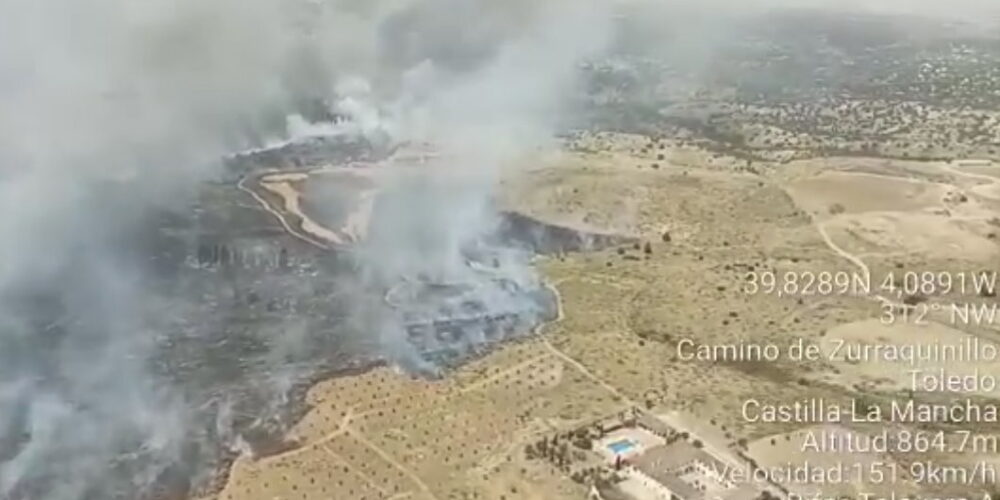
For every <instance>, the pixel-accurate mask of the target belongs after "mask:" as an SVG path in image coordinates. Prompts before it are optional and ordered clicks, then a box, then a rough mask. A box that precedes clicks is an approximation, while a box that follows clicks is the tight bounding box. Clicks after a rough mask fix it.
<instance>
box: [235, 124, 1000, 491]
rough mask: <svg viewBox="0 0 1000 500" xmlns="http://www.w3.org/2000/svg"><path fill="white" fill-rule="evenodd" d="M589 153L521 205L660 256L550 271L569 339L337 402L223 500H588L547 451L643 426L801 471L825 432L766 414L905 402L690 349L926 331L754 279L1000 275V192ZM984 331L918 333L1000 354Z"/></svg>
mask: <svg viewBox="0 0 1000 500" xmlns="http://www.w3.org/2000/svg"><path fill="white" fill-rule="evenodd" d="M570 146H571V147H570V148H568V149H567V151H564V152H558V153H552V154H549V155H544V156H543V157H542V158H541V159H540V160H539V161H537V162H534V163H533V165H534V166H533V167H532V169H530V170H523V171H518V172H516V173H512V174H511V176H510V177H509V178H508V179H506V181H505V186H506V189H507V199H506V203H508V204H509V205H511V206H515V207H517V208H518V209H519V210H523V211H525V212H527V213H529V214H531V215H534V216H537V217H540V218H543V219H547V220H549V221H552V222H558V223H563V224H571V225H576V226H582V227H587V228H597V229H602V230H606V231H608V230H609V231H615V232H619V233H626V234H630V235H635V236H638V237H639V238H640V239H641V241H642V243H640V244H636V245H629V246H626V247H621V248H614V249H610V250H606V251H602V252H592V253H582V254H569V255H562V256H556V257H551V258H546V259H542V260H541V261H540V263H539V265H540V268H541V269H542V270H543V272H544V273H545V275H546V276H547V277H548V279H549V280H550V282H551V283H552V284H553V286H554V287H556V288H557V289H558V290H559V292H560V295H561V301H562V307H563V311H562V312H563V314H562V316H561V319H560V320H559V321H556V322H554V323H552V324H549V325H547V326H546V327H544V333H543V335H541V336H539V337H535V338H532V339H529V340H527V341H523V342H520V343H516V344H510V345H506V346H503V347H501V348H499V349H498V350H497V351H495V352H494V353H492V354H490V355H488V356H486V357H485V358H483V359H481V360H478V361H476V362H474V363H472V364H470V365H467V366H465V367H463V368H461V369H459V370H457V371H456V372H454V373H452V374H450V376H449V377H447V378H446V379H445V380H441V381H433V382H432V381H422V380H414V379H411V378H409V377H407V376H406V375H404V374H401V373H396V372H393V371H391V370H388V369H382V370H378V371H373V372H369V373H366V374H364V375H360V376H356V377H349V378H339V379H335V380H330V381H327V382H324V383H322V384H320V385H318V386H316V387H315V388H313V390H312V391H311V393H310V396H309V402H310V404H311V405H312V407H313V409H312V411H311V412H309V414H308V415H307V416H306V417H305V419H304V420H302V421H301V422H300V423H299V424H298V425H297V426H296V427H295V429H294V430H293V432H292V433H291V435H290V436H289V438H290V439H292V440H294V441H295V442H296V443H298V447H297V448H295V449H293V450H292V451H288V452H285V453H283V454H281V455H276V456H271V457H265V458H260V459H252V458H250V457H244V458H242V459H240V460H239V461H238V462H237V463H236V465H235V467H234V468H233V471H232V475H231V480H230V482H229V484H228V485H227V486H226V488H225V489H224V490H223V491H222V492H221V494H220V495H219V498H220V499H223V500H238V499H239V500H243V499H258V498H259V499H272V498H282V499H287V500H292V499H300V498H301V499H303V500H305V499H310V498H350V499H359V498H369V499H371V498H426V499H460V498H463V499H464V498H488V499H515V498H526V499H535V498H537V499H556V498H581V497H582V496H583V495H584V494H585V491H586V490H585V488H584V487H583V486H581V485H578V484H576V483H574V482H572V481H570V480H569V479H568V477H567V474H566V473H567V472H568V471H567V470H562V471H560V470H559V469H558V466H557V465H554V464H551V463H548V462H543V461H532V460H528V459H527V458H526V457H525V456H524V452H523V449H524V448H525V445H526V444H529V443H532V442H534V441H535V440H537V437H538V436H539V435H544V434H551V433H552V432H560V431H564V430H567V429H572V428H573V426H574V425H576V424H578V423H580V422H584V421H587V420H588V419H591V418H595V417H596V416H599V415H603V414H607V413H608V412H613V411H616V410H618V409H622V408H624V407H626V406H627V405H629V404H635V405H639V406H643V407H645V408H649V409H651V410H653V411H656V412H659V413H670V412H681V413H682V414H686V415H693V416H695V419H696V420H698V421H700V422H702V423H704V422H709V423H708V424H704V425H706V426H707V429H705V430H701V431H700V432H702V433H703V434H707V433H714V434H717V435H718V436H719V439H720V440H721V441H723V445H725V446H730V447H732V448H733V449H738V450H741V451H744V452H746V453H748V454H749V455H751V456H753V457H754V458H755V459H756V460H761V461H764V462H767V461H768V460H774V459H775V457H777V456H788V455H795V453H794V452H793V450H792V448H789V446H790V445H788V444H785V443H788V442H791V441H793V439H792V437H794V436H795V435H796V434H795V433H797V432H798V433H801V432H803V429H801V428H798V427H797V426H795V425H789V424H786V425H763V424H751V423H748V422H746V421H744V420H743V419H742V418H741V416H740V406H741V405H742V403H743V401H744V400H745V399H747V398H751V397H758V398H764V397H766V398H768V399H770V400H774V401H794V400H796V399H802V398H806V397H825V398H826V399H827V400H828V401H847V400H848V399H849V398H854V397H874V398H876V400H877V398H880V397H888V396H891V395H892V394H893V392H894V391H898V390H899V388H898V387H896V386H895V385H894V384H893V383H891V380H889V379H887V380H883V382H884V383H882V384H881V385H879V384H874V385H873V381H877V380H879V379H884V378H885V376H886V375H887V374H886V373H879V370H880V369H883V370H884V369H885V367H877V366H834V365H832V364H829V363H822V362H813V363H810V364H806V363H803V362H792V361H788V360H782V361H779V362H776V363H755V362H747V363H739V362H725V363H707V362H696V361H682V360H679V359H677V355H676V351H677V349H676V345H677V342H678V341H679V340H681V339H684V338H690V339H693V340H695V341H696V342H699V343H707V344H711V343H731V342H733V341H734V340H737V339H740V340H748V341H753V342H758V343H760V342H774V343H777V344H788V343H789V342H792V341H794V340H795V339H800V338H804V339H807V340H812V341H821V340H822V339H823V338H824V336H827V335H835V334H843V335H847V336H850V337H852V338H855V337H856V338H857V339H858V340H861V341H870V342H875V341H879V342H884V341H887V340H889V338H890V337H896V336H900V335H903V336H905V335H907V331H910V332H912V331H913V329H914V328H919V327H917V326H913V325H897V326H893V327H882V328H865V325H866V324H869V323H865V322H866V321H869V322H870V321H871V318H873V317H876V315H877V314H878V310H879V307H878V303H877V302H876V301H873V300H871V298H870V297H851V296H822V297H818V296H814V297H801V298H798V297H777V296H774V295H767V294H756V295H747V294H745V293H744V292H743V290H742V285H743V281H744V279H745V276H746V274H747V273H748V272H754V271H761V270H773V271H775V272H777V273H783V272H786V271H797V272H813V273H818V272H821V271H831V272H835V271H844V272H851V273H857V272H860V270H859V269H858V266H857V263H856V262H855V261H854V260H852V259H851V258H848V256H850V257H853V258H854V259H855V260H859V261H861V262H863V263H865V264H866V265H867V266H869V267H870V269H871V272H872V274H873V275H874V276H878V275H879V274H880V273H884V272H887V271H888V270H893V269H894V270H900V269H903V270H907V269H910V270H920V271H922V270H927V269H951V270H959V269H966V268H983V267H984V266H988V265H989V264H990V263H995V262H996V259H997V258H998V256H1000V252H998V246H997V240H996V238H995V236H991V234H992V235H995V233H996V231H997V230H998V228H997V227H996V223H991V222H990V220H991V218H993V217H994V215H993V214H996V213H998V212H1000V202H998V201H997V199H996V197H995V196H993V195H994V194H995V193H996V188H997V186H996V184H997V182H998V181H997V180H996V179H997V177H991V176H995V175H996V174H995V172H992V171H991V172H985V171H982V170H979V171H971V170H970V171H965V170H962V169H961V168H960V167H956V166H954V165H949V164H945V163H918V162H903V161H886V160H871V159H863V158H859V159H836V158H833V159H811V160H801V161H793V162H791V163H788V164H785V165H782V166H781V168H780V169H779V168H777V167H776V166H774V165H771V164H767V163H763V162H762V163H760V164H754V165H750V164H748V162H746V161H744V160H737V159H734V158H728V157H724V156H719V155H712V154H710V153H707V152H704V151H701V150H698V149H694V148H691V147H685V146H682V145H680V144H678V143H675V142H671V141H666V140H657V139H650V138H648V137H642V136H626V135H613V134H598V135H591V134H584V135H581V136H579V137H576V138H574V139H572V140H571V144H570ZM991 179H992V180H991ZM827 237H828V238H829V239H827ZM949 245H950V246H949ZM873 279H874V278H873ZM962 330H963V329H962V328H960V327H958V326H954V325H952V326H951V327H949V328H945V327H940V326H939V327H936V329H933V328H932V329H928V330H921V331H920V332H918V333H919V334H920V335H921V336H922V337H921V338H923V337H933V338H938V337H940V336H948V337H949V338H952V337H955V336H958V337H961V336H964V335H970V334H975V335H979V336H981V338H983V339H984V340H986V341H995V340H996V334H997V332H996V331H995V330H990V329H965V330H966V331H962ZM838 332H839V333H838ZM844 332H847V333H844ZM890 369H891V368H890ZM890 378H891V377H890ZM851 431H852V432H855V431H856V432H864V429H860V430H858V429H852V430H851ZM778 443H783V444H781V446H782V447H778ZM786 448H787V449H786ZM793 448H794V447H793ZM782 450H784V451H782ZM894 458H899V457H894Z"/></svg>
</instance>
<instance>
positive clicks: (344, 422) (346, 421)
mask: <svg viewBox="0 0 1000 500" xmlns="http://www.w3.org/2000/svg"><path fill="white" fill-rule="evenodd" d="M352 418H354V407H353V406H352V407H351V408H348V409H347V414H346V415H344V418H342V419H341V420H340V425H338V426H337V428H336V429H335V430H333V431H332V432H330V433H328V434H326V435H325V436H323V437H321V438H319V439H317V440H316V441H312V442H310V443H305V444H303V445H302V446H299V447H298V448H295V449H294V450H289V451H286V452H284V453H279V454H277V455H271V456H269V457H265V458H263V459H262V460H261V461H260V463H262V464H266V463H270V462H275V461H278V460H282V459H285V458H290V457H294V456H296V455H300V454H302V453H305V452H307V451H309V450H312V449H314V448H316V447H321V446H325V445H326V444H327V443H329V442H330V441H333V440H334V439H336V438H337V437H339V436H342V435H344V434H345V433H346V432H347V428H348V425H350V423H351V419H352Z"/></svg>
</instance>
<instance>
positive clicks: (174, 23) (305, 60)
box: [0, 0, 606, 500]
mask: <svg viewBox="0 0 1000 500" xmlns="http://www.w3.org/2000/svg"><path fill="white" fill-rule="evenodd" d="M594 7H595V6H589V7H588V6H586V5H584V4H583V3H580V2H551V3H550V4H546V5H537V4H536V3H534V2H527V1H522V2H503V3H500V2H479V1H457V0H446V1H412V2H358V1H354V2H339V3H321V2H287V1H277V0H273V1H272V0H252V1H249V2H248V1H244V0H241V1H235V0H211V1H204V0H198V1H194V0H184V1H179V2H178V1H173V0H153V1H148V2H139V3H136V2H126V1H121V0H72V1H70V0H64V1H56V0H49V1H45V2H35V1H28V0H4V1H3V2H2V5H0V8H2V11H3V13H4V14H3V16H0V109H3V113H0V209H2V214H0V234H2V244H0V318H2V322H0V498H45V499H55V500H71V499H83V498H114V497H119V496H120V497H125V498H128V497H132V495H134V493H135V492H134V491H121V490H111V489H110V488H111V486H109V485H116V486H115V487H118V486H117V485H120V483H118V482H115V481H112V480H111V479H110V478H111V477H112V476H116V477H127V478H129V479H130V482H131V483H133V486H134V487H136V488H137V489H138V490H140V491H141V490H142V489H143V488H145V487H146V486H148V485H150V484H151V483H152V482H154V481H156V480H158V479H159V478H161V477H162V474H163V473H164V471H168V470H170V469H171V468H172V467H177V464H183V463H184V461H185V459H186V458H187V456H186V453H187V450H185V449H184V447H183V446H182V443H183V442H184V436H185V434H186V433H189V432H193V430H194V429H192V427H191V426H190V425H189V423H190V420H191V418H192V414H193V412H194V411H195V410H196V409H195V408H191V407H190V404H189V402H188V401H186V400H185V396H184V394H183V391H180V390H178V389H177V388H174V387H171V386H169V385H168V384H163V383H162V380H161V379H159V378H157V376H155V375H154V374H153V373H152V372H151V369H150V356H151V355H152V353H153V351H154V349H155V344H156V343H157V342H163V340H164V339H163V338H162V337H163V335H164V334H165V332H163V331H159V330H158V329H157V326H158V325H162V324H164V323H167V322H169V321H170V320H171V319H172V318H166V317H164V316H165V315H166V314H169V313H166V312H164V311H169V310H171V309H169V308H167V307H163V309H160V308H159V306H160V305H161V298H160V297H157V296H156V295H155V294H154V293H153V292H152V291H150V290H149V287H148V284H149V282H150V279H151V278H150V276H149V275H148V273H149V271H148V269H147V267H146V266H145V265H144V264H145V263H144V260H143V259H144V257H145V256H144V255H143V254H142V252H141V251H140V250H137V249H136V248H135V246H136V242H135V241H134V240H133V238H134V237H135V236H136V234H141V233H142V228H141V227H140V226H141V225H142V224H146V223H148V218H147V217H146V215H148V214H149V213H150V212H151V210H153V209H155V208H158V207H176V206H182V205H183V202H184V200H185V199H187V198H188V197H190V196H191V194H192V193H193V191H194V189H196V186H197V185H198V184H199V183H200V182H202V181H203V180H206V179H210V178H212V177H213V176H214V175H215V174H216V172H217V171H218V169H217V167H216V165H217V160H218V159H219V158H221V157H223V155H225V154H226V153H228V152H231V151H234V150H239V149H244V148H249V147H254V146H260V145H262V143H263V142H264V140H265V139H267V138H274V137H281V136H286V137H287V135H289V134H296V135H309V134H324V133H330V132H338V133H339V132H342V130H339V129H338V130H333V129H330V128H324V127H332V126H331V125H315V124H310V123H308V121H307V120H304V119H302V118H297V119H296V118H293V119H291V120H287V121H286V118H285V117H286V115H290V114H296V115H301V116H308V115H309V113H310V112H315V109H314V108H315V106H316V103H317V102H319V103H326V104H327V105H329V106H330V107H331V109H330V111H332V112H336V113H341V114H345V115H348V116H350V117H351V118H352V123H351V125H350V126H351V127H352V128H353V130H354V131H355V132H359V133H362V134H372V133H375V132H379V133H388V134H389V135H390V136H392V140H393V141H396V142H402V141H427V142H433V143H435V144H439V145H440V146H441V148H442V150H443V151H444V152H445V154H446V155H447V156H448V157H449V158H450V160H449V161H448V162H446V163H443V164H442V165H440V168H442V169H445V170H446V172H445V174H446V175H445V176H444V177H442V178H441V179H449V180H447V181H438V180H434V181H430V183H431V184H432V185H429V184H427V183H426V182H423V181H420V180H415V179H400V180H399V182H398V183H396V185H395V187H394V188H393V189H396V190H397V191H398V195H399V196H398V198H397V201H398V203H397V204H396V205H395V206H397V207H398V213H395V210H397V209H392V208H390V209H389V212H388V213H387V214H386V216H385V217H384V218H383V220H385V221H388V222H387V223H386V224H387V225H386V226H385V227H383V228H382V229H381V230H380V232H378V233H377V234H378V235H381V238H375V239H374V240H373V243H372V244H371V245H369V246H368V247H366V248H365V249H364V252H362V259H363V260H364V261H365V262H366V263H367V265H368V266H370V267H371V268H373V269H374V268H377V267H378V266H379V265H380V264H381V263H383V262H388V263H393V264H392V265H393V266H395V267H393V268H392V269H393V270H392V272H391V274H392V275H393V277H391V278H386V279H387V280H391V279H394V278H395V277H398V276H412V275H415V274H420V273H427V272H429V273H431V274H435V273H437V274H442V276H440V277H445V276H443V275H447V274H449V273H451V274H454V273H455V272H456V270H458V269H460V268H461V267H462V266H461V263H462V262H463V261H462V259H463V257H462V256H461V248H462V247H464V246H466V245H467V243H468V242H469V241H472V240H475V239H476V238H478V237H479V236H480V233H482V232H484V227H485V226H484V225H485V221H487V220H488V218H489V217H491V214H490V208H489V206H488V205H489V204H488V201H489V197H490V191H491V189H492V182H491V180H492V178H493V177H494V176H495V174H496V171H497V170H496V169H498V168H499V167H500V166H501V165H502V164H503V163H505V162H507V161H510V160H511V159H513V158H515V157H516V156H517V155H519V154H521V153H523V152H525V151H526V150H527V149H526V148H529V147H530V146H531V145H534V144H537V143H538V142H539V141H540V140H542V139H545V138H546V137H547V136H548V133H549V132H550V130H551V124H552V119H553V117H554V115H555V114H556V113H557V112H558V106H557V105H556V104H557V103H558V101H559V99H558V98H559V97H560V95H561V94H563V93H564V92H565V90H566V89H567V88H568V87H569V86H570V85H571V83H572V75H573V70H574V68H575V64H576V62H577V61H578V60H579V59H580V58H582V57H585V56H587V55H588V54H590V53H592V52H593V51H595V50H597V49H599V48H600V45H601V43H602V37H603V36H604V35H603V34H602V33H601V31H602V28H601V26H604V25H605V24H606V22H605V19H606V16H605V13H604V12H603V11H602V9H599V8H594ZM459 12H460V13H461V15H456V13H459ZM286 125H288V127H286ZM452 174H454V175H452ZM414 182H416V183H418V184H419V183H421V182H423V185H420V186H414V185H413V183H414ZM446 191H447V192H449V193H451V194H453V195H454V196H442V194H443V193H444V192H446ZM442 200H447V201H442ZM389 206H390V207H391V206H393V205H392V204H389ZM406 214H409V216H404V215H406ZM413 214H417V215H416V216H413ZM416 227H422V228H431V230H430V232H429V233H427V234H422V235H420V237H419V241H420V242H426V243H428V244H429V246H428V247H426V252H412V251H411V250H412V248H413V245H412V243H414V242H416V240H410V241H408V240H407V238H408V237H409V235H413V234H414V233H413V230H414V228H416ZM418 263H419V265H418ZM390 267H391V266H390ZM449 269H450V270H449ZM449 277H450V278H455V277H456V276H449ZM174 310H176V309H174ZM49 318H51V321H49V320H48V319H49ZM286 327H287V328H285V330H287V332H284V333H288V332H291V333H289V334H288V335H286V336H285V337H284V339H285V340H284V341H283V342H284V343H283V344H281V346H280V351H281V352H275V353H274V355H273V359H274V360H275V361H274V363H275V365H276V366H275V370H274V373H276V374H282V373H283V372H282V367H281V366H280V362H281V360H283V359H286V357H287V356H288V355H289V353H294V352H295V351H296V346H295V345H289V343H290V342H291V343H294V341H295V339H296V338H299V337H301V336H302V335H301V334H295V333H294V332H295V330H296V329H298V328H301V325H300V324H298V323H296V322H294V321H290V322H289V323H288V324H287V325H286ZM276 377H277V378H278V379H279V380H273V381H271V382H270V383H273V384H282V383H285V384H286V385H288V383H287V379H286V378H283V377H284V375H276ZM219 418H220V426H221V427H222V428H221V429H220V432H221V433H222V434H225V432H226V429H225V428H226V427H227V426H228V425H229V424H228V423H227V420H229V419H231V418H232V416H231V415H227V414H226V413H225V412H222V413H221V414H220V417H219ZM234 439H236V438H235V437H234Z"/></svg>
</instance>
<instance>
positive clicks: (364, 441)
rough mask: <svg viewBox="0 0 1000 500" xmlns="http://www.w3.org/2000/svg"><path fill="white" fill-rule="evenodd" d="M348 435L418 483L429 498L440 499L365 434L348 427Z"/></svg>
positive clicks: (413, 473) (418, 478)
mask: <svg viewBox="0 0 1000 500" xmlns="http://www.w3.org/2000/svg"><path fill="white" fill-rule="evenodd" d="M347 433H348V434H350V435H351V437H353V438H354V439H357V440H358V442H359V443H361V444H363V445H365V446H367V447H368V448H369V449H370V450H372V451H374V452H375V454H376V455H378V456H379V457H381V458H382V460H385V461H386V462H389V464H390V465H392V466H393V467H395V468H397V469H399V470H400V472H402V473H403V474H406V475H407V476H408V477H409V478H410V479H411V480H412V481H413V482H414V483H416V485H417V487H419V488H420V490H421V491H423V492H424V493H425V494H426V495H427V496H428V497H429V498H431V499H433V500H438V498H437V497H436V496H435V495H434V492H433V491H431V489H430V488H429V487H428V486H427V483H424V481H423V480H422V479H420V476H418V475H417V474H416V473H415V472H413V471H411V470H410V469H409V468H408V467H406V466H405V465H403V464H401V463H399V462H398V461H396V459H395V458H393V457H392V455H390V454H389V453H388V452H386V451H385V450H383V449H382V448H381V447H380V446H378V445H377V444H375V443H373V442H371V441H369V440H368V438H366V437H365V436H364V434H362V433H360V432H358V431H356V430H354V429H352V428H350V427H348V429H347Z"/></svg>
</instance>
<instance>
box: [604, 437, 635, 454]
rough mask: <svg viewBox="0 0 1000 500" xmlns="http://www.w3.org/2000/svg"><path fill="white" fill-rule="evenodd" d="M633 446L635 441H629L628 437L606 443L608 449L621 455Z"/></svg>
mask: <svg viewBox="0 0 1000 500" xmlns="http://www.w3.org/2000/svg"><path fill="white" fill-rule="evenodd" d="M633 448H635V443H633V442H632V441H629V440H628V439H622V440H620V441H615V442H613V443H611V444H609V445H608V449H609V450H611V452H612V453H614V454H616V455H623V454H625V453H628V452H630V451H632V449H633Z"/></svg>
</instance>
